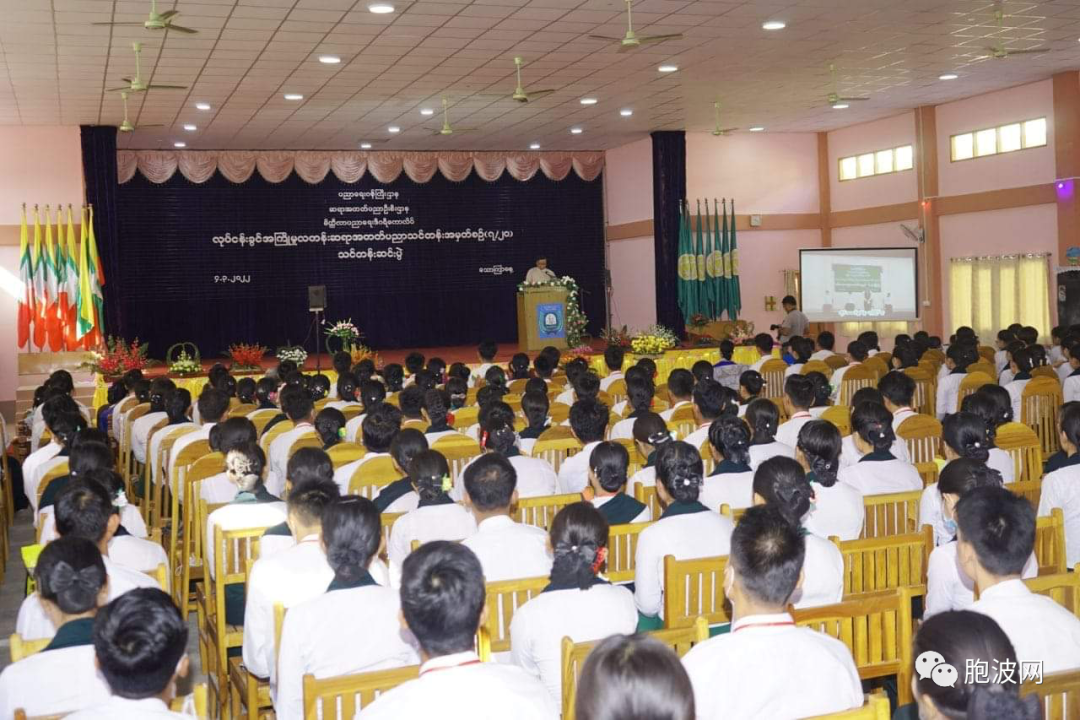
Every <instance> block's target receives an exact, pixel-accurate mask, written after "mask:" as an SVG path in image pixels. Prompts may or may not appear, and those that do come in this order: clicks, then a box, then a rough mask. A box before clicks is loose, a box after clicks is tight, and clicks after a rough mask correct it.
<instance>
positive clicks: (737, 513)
mask: <svg viewBox="0 0 1080 720" xmlns="http://www.w3.org/2000/svg"><path fill="white" fill-rule="evenodd" d="M746 510H747V509H746V508H733V507H731V506H730V505H728V504H727V503H720V514H721V515H723V516H724V517H726V518H727V519H728V520H730V521H731V522H733V523H737V522H739V520H741V519H742V516H743V515H744V514H745V513H746Z"/></svg>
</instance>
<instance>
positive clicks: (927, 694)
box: [896, 612, 1042, 720]
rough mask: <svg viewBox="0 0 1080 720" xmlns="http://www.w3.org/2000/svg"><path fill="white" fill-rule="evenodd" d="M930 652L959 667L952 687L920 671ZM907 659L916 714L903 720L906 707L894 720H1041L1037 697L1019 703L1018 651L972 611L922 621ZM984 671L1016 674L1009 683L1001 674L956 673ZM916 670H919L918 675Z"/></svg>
mask: <svg viewBox="0 0 1080 720" xmlns="http://www.w3.org/2000/svg"><path fill="white" fill-rule="evenodd" d="M925 653H932V654H933V655H936V656H937V657H939V658H942V662H944V663H945V664H947V665H950V666H952V667H955V668H958V672H957V676H956V682H955V683H953V684H951V685H950V684H948V683H942V684H938V683H937V682H934V680H935V677H934V676H933V675H932V673H931V672H930V669H929V668H927V669H925V670H923V669H922V666H921V665H919V664H918V658H919V657H921V656H922V655H924V654H925ZM911 656H912V657H913V658H915V662H916V665H915V671H914V672H912V674H911V688H912V690H913V691H914V695H915V712H913V713H912V714H910V715H904V712H905V710H906V709H907V708H909V707H911V706H904V707H902V708H900V709H899V710H898V711H897V714H896V717H898V718H899V717H915V716H916V713H917V716H918V717H922V718H945V719H949V718H965V719H966V720H1005V719H1006V718H1008V720H1039V718H1041V717H1042V708H1041V707H1040V698H1039V696H1038V694H1036V693H1032V694H1031V695H1028V696H1027V697H1025V698H1024V699H1022V700H1021V699H1020V695H1019V691H1020V682H1019V681H1020V674H1019V668H1020V666H1019V663H1018V661H1017V659H1016V651H1015V650H1014V649H1013V644H1012V643H1011V642H1009V638H1008V637H1007V636H1006V635H1005V633H1004V632H1002V629H1001V627H1000V626H998V624H997V623H996V622H994V620H993V619H991V618H989V617H986V616H984V615H980V614H979V613H973V612H944V613H941V614H940V615H937V616H935V617H933V618H930V619H929V620H924V621H923V623H922V624H921V625H920V626H919V631H918V632H917V633H916V634H915V643H914V648H913V649H912V652H911ZM979 666H985V667H990V668H995V667H1002V666H1005V667H1009V666H1011V667H1014V668H1016V670H1017V673H1016V674H1014V676H1013V679H1012V680H1009V679H1007V678H1006V677H1005V675H1004V674H1001V673H996V672H993V671H991V672H989V673H987V674H986V675H985V677H980V676H981V675H982V673H976V672H972V673H968V672H965V671H963V670H959V668H965V669H966V668H970V667H979ZM920 670H922V671H921V672H920Z"/></svg>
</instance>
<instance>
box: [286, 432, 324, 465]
mask: <svg viewBox="0 0 1080 720" xmlns="http://www.w3.org/2000/svg"><path fill="white" fill-rule="evenodd" d="M322 446H323V441H322V438H321V437H319V435H318V433H316V432H315V431H314V430H312V431H311V432H309V433H304V434H303V435H301V436H300V437H298V438H296V440H294V441H293V444H292V445H290V446H289V455H288V459H287V460H286V462H288V460H292V456H293V455H295V454H296V453H298V452H299V451H300V450H301V449H302V448H315V449H317V450H322Z"/></svg>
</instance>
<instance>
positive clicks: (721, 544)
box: [634, 510, 735, 616]
mask: <svg viewBox="0 0 1080 720" xmlns="http://www.w3.org/2000/svg"><path fill="white" fill-rule="evenodd" d="M734 529H735V525H734V523H732V522H731V520H729V519H728V518H726V517H723V516H721V515H720V514H719V513H718V512H716V511H712V510H710V511H707V512H696V513H687V514H683V515H670V516H668V517H666V518H665V517H662V518H661V519H659V520H657V521H656V522H654V523H653V524H652V525H650V526H649V527H647V528H645V529H644V530H642V531H641V534H640V535H639V536H638V545H637V552H636V553H635V554H634V568H635V569H634V602H635V603H636V604H637V608H638V610H639V611H640V612H641V614H642V615H654V616H656V615H662V614H663V610H664V557H665V556H666V555H674V556H675V558H676V559H677V560H692V559H695V558H704V557H716V556H719V555H727V554H728V552H729V551H730V550H731V532H732V530H734Z"/></svg>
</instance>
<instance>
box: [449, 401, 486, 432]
mask: <svg viewBox="0 0 1080 720" xmlns="http://www.w3.org/2000/svg"><path fill="white" fill-rule="evenodd" d="M479 418H480V408H478V407H476V406H472V407H469V406H466V407H463V408H458V409H457V410H454V411H453V421H452V422H451V423H450V426H451V427H453V428H455V429H457V430H464V429H465V428H467V427H469V426H470V425H475V424H476V423H477V422H478V421H479Z"/></svg>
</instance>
